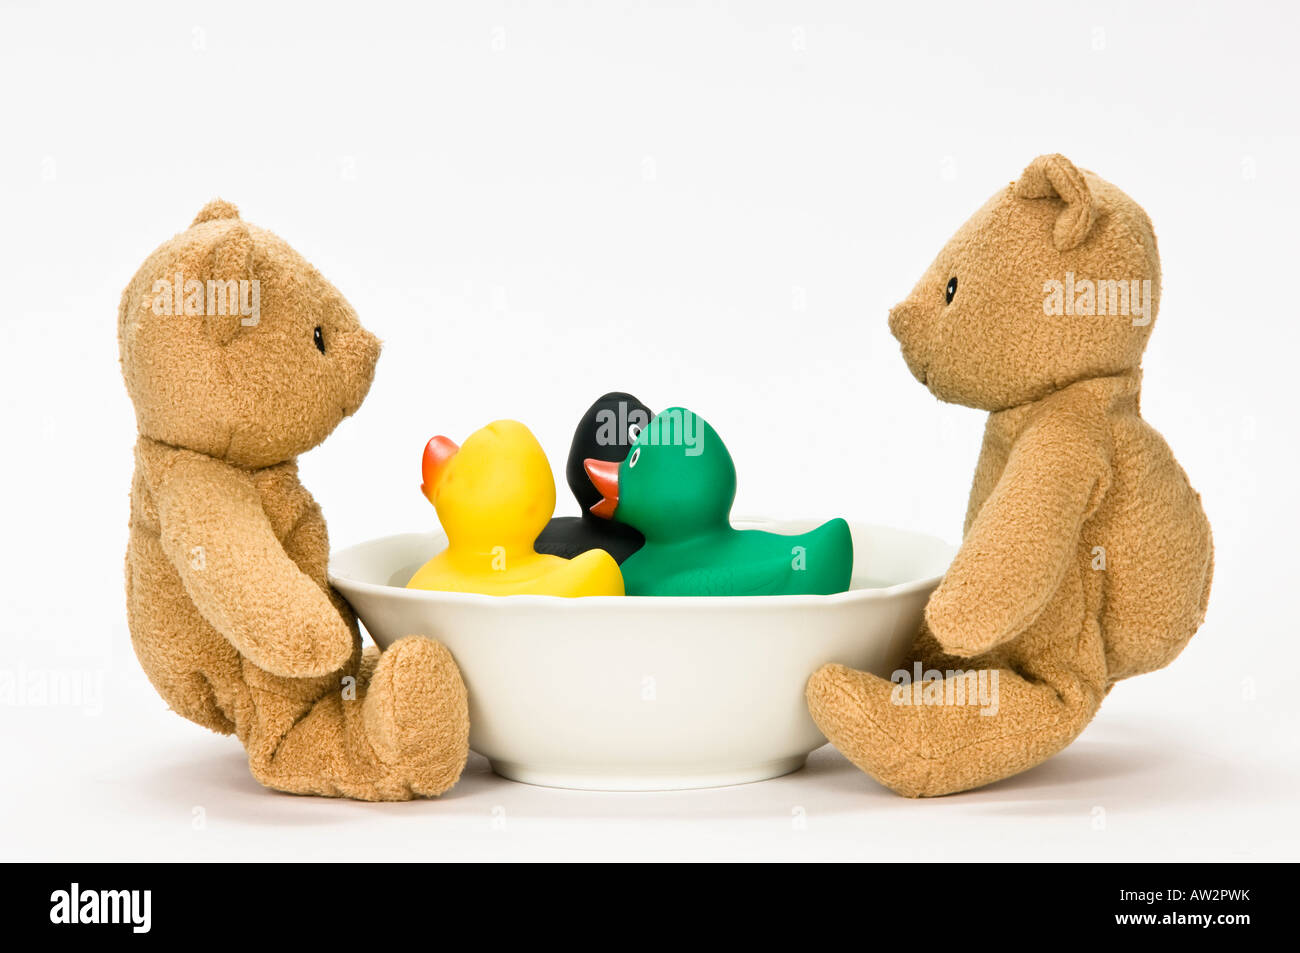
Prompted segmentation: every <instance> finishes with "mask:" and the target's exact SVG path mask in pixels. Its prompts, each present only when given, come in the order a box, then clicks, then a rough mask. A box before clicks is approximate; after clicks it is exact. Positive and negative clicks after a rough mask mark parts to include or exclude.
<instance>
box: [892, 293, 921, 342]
mask: <svg viewBox="0 0 1300 953" xmlns="http://www.w3.org/2000/svg"><path fill="white" fill-rule="evenodd" d="M915 314H916V312H915V311H914V310H913V309H912V308H910V307H909V306H908V304H907V302H906V301H904V302H903V303H902V304H896V305H894V307H893V308H891V309H890V311H889V333H890V334H892V335H893V336H894V337H896V338H900V339H901V338H902V336H903V335H904V334H906V333H907V331H908V329H909V328H910V327H911V326H912V323H913V320H914V317H915Z"/></svg>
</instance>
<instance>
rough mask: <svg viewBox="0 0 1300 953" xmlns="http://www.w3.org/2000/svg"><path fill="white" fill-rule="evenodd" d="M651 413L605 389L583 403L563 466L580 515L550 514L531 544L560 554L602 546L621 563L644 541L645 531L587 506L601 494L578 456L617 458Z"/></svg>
mask: <svg viewBox="0 0 1300 953" xmlns="http://www.w3.org/2000/svg"><path fill="white" fill-rule="evenodd" d="M653 416H654V413H653V412H652V411H651V410H650V408H649V407H647V406H646V405H645V404H643V403H641V401H639V400H637V399H636V398H635V397H633V396H632V395H631V394H624V393H622V392H620V391H614V392H613V393H609V394H606V395H605V396H604V397H602V398H600V400H598V401H596V402H595V403H594V404H592V405H591V407H589V408H588V409H587V412H586V413H585V414H583V415H582V420H580V421H579V422H578V428H577V429H576V430H575V431H574V432H573V443H572V444H571V445H570V447H569V460H568V463H567V465H566V466H565V470H564V474H565V477H566V478H567V479H568V482H569V489H570V490H572V491H573V495H574V497H576V498H577V500H578V505H579V506H580V507H582V515H581V516H559V517H556V518H555V519H553V520H551V521H550V522H549V523H547V524H546V528H545V529H544V530H542V535H540V536H538V537H537V542H536V543H535V544H534V546H533V548H534V549H536V550H537V551H538V552H539V553H547V554H549V555H551V556H563V557H564V558H565V559H572V558H573V557H575V556H577V555H578V554H579V553H585V552H587V551H588V550H591V549H603V550H605V552H607V553H609V554H610V555H611V556H613V557H614V559H615V560H617V561H618V562H620V563H621V562H623V560H625V559H627V557H629V556H631V555H632V554H633V553H634V552H636V551H637V550H638V549H640V548H641V547H642V546H643V545H644V544H645V537H644V536H642V535H641V534H640V533H639V532H638V531H637V530H635V529H633V528H632V527H631V526H627V525H625V524H623V523H618V522H614V521H613V520H609V519H601V518H600V517H599V516H597V515H596V514H594V513H592V512H591V508H592V507H593V506H597V505H598V504H599V503H600V502H601V500H602V496H601V493H600V491H599V490H597V489H596V487H595V486H594V485H593V484H592V482H591V478H590V477H588V476H587V470H586V467H585V466H584V464H583V462H584V461H585V460H588V459H596V460H608V461H610V462H611V463H622V462H623V458H624V457H626V456H627V454H628V450H629V449H631V447H632V444H633V443H634V442H635V441H636V438H637V436H638V435H639V434H640V432H641V431H642V430H644V429H645V427H646V425H647V424H649V423H650V418H651V417H653Z"/></svg>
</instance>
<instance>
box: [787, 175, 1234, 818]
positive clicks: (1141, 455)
mask: <svg viewBox="0 0 1300 953" xmlns="http://www.w3.org/2000/svg"><path fill="white" fill-rule="evenodd" d="M954 279H955V283H954ZM1083 281H1088V282H1093V283H1098V284H1096V286H1095V287H1094V288H1093V292H1094V295H1093V301H1092V303H1091V305H1090V304H1089V301H1088V292H1087V287H1088V286H1087V285H1080V284H1079V282H1083ZM1112 281H1113V282H1116V283H1117V284H1116V285H1114V286H1106V287H1107V297H1106V301H1105V303H1104V304H1102V305H1101V306H1100V307H1099V306H1098V299H1099V298H1100V294H1099V293H1098V289H1099V288H1101V287H1103V285H1102V284H1100V283H1105V282H1112ZM1053 282H1059V283H1060V284H1061V285H1062V286H1063V287H1064V290H1065V294H1063V295H1062V298H1063V299H1070V301H1069V304H1070V307H1068V308H1066V307H1065V306H1064V301H1061V302H1060V303H1059V307H1058V303H1056V302H1052V301H1049V296H1050V295H1051V293H1052V291H1053V290H1054V285H1053ZM1120 282H1123V283H1125V284H1126V285H1127V289H1126V290H1128V291H1130V292H1133V291H1134V289H1135V288H1136V289H1137V292H1138V293H1137V295H1135V296H1134V297H1136V298H1137V299H1138V301H1137V302H1136V304H1135V302H1134V301H1133V300H1129V299H1120V300H1119V302H1118V303H1117V304H1116V305H1114V306H1113V307H1112V306H1111V305H1110V291H1111V289H1112V288H1114V289H1117V288H1118V283H1120ZM1132 282H1137V285H1136V286H1134V285H1133V284H1131V283H1132ZM1143 282H1149V285H1145V286H1144V285H1143V284H1142V283H1143ZM1144 288H1149V289H1150V290H1149V295H1150V307H1149V309H1147V308H1146V307H1145V305H1144V304H1142V298H1143V296H1144V295H1145V294H1146V292H1145V291H1144V290H1143V289H1144ZM1081 289H1082V290H1081ZM950 291H951V294H950ZM1159 296H1160V261H1159V256H1158V253H1157V250H1156V240H1155V234H1154V232H1153V230H1152V227H1151V222H1150V221H1149V219H1148V218H1147V215H1146V213H1145V212H1144V211H1143V210H1142V209H1141V208H1140V207H1139V206H1138V205H1137V204H1136V203H1135V202H1134V201H1133V200H1132V199H1130V198H1129V197H1128V196H1127V195H1125V194H1124V193H1123V192H1121V191H1120V190H1119V189H1117V188H1115V186H1113V185H1111V184H1110V183H1108V182H1105V181H1103V180H1102V179H1099V178H1098V177H1097V176H1096V175H1094V174H1092V173H1091V172H1087V171H1084V170H1080V169H1077V168H1075V166H1074V165H1073V164H1072V163H1071V162H1070V161H1069V160H1068V159H1066V158H1065V157H1064V156H1060V155H1050V156H1040V157H1039V158H1037V159H1035V160H1034V162H1033V163H1031V164H1030V166H1029V167H1028V168H1027V169H1026V170H1025V172H1024V174H1023V175H1022V176H1021V178H1020V179H1019V181H1017V182H1015V183H1013V184H1012V185H1010V186H1009V187H1007V188H1005V189H1003V190H1002V191H1000V192H998V193H997V194H996V195H994V196H993V198H992V199H990V200H989V201H988V202H987V203H986V204H985V205H984V207H983V208H981V209H980V210H979V211H978V212H976V213H975V215H974V217H973V218H971V219H970V221H968V222H967V223H966V224H965V225H964V226H962V228H961V229H960V230H958V232H957V234H956V235H954V236H953V238H952V239H951V240H950V241H949V242H948V244H947V245H946V246H945V247H944V249H943V250H942V251H941V252H940V253H939V256H938V257H937V258H936V259H935V261H934V263H933V264H932V265H931V266H930V268H929V270H928V271H927V272H926V273H925V275H924V276H923V277H922V278H921V281H920V282H919V283H918V284H917V286H916V287H915V288H914V289H913V290H912V293H911V294H910V295H909V296H908V297H907V299H906V300H905V301H903V302H902V303H901V304H899V305H898V306H896V307H895V308H894V309H893V311H892V312H891V313H890V318H889V323H890V329H891V330H892V332H893V333H894V335H895V337H897V338H898V340H899V343H900V344H901V346H902V352H903V357H904V359H905V360H906V361H907V364H908V367H909V368H910V369H911V370H912V372H913V374H915V376H916V377H917V379H918V380H920V381H921V382H922V383H923V384H925V385H926V386H927V387H928V388H929V389H930V391H931V392H932V393H933V394H934V395H935V396H936V397H938V398H939V399H941V400H945V401H949V402H953V403H959V404H965V405H967V406H970V407H978V408H981V409H984V410H987V411H989V417H988V423H987V426H986V428H985V432H984V444H983V448H982V450H981V452H980V458H979V462H978V464H977V465H976V468H975V478H974V481H973V484H972V487H971V494H970V502H969V507H968V510H967V516H966V525H965V531H964V535H963V540H962V545H961V547H960V550H959V552H958V553H957V556H956V558H955V559H954V560H953V563H952V566H951V568H950V569H949V570H948V572H947V574H946V575H945V577H944V579H943V581H942V582H941V583H940V585H939V587H938V589H936V590H935V592H934V594H933V596H932V597H931V598H930V601H929V603H928V604H927V606H926V610H925V622H924V624H923V626H922V630H921V632H920V634H919V636H918V638H917V641H916V644H915V646H914V648H913V651H912V656H911V658H909V659H908V661H907V666H906V667H907V669H908V671H909V672H914V671H915V669H914V665H915V663H920V665H921V667H922V670H923V671H926V672H933V673H937V674H936V675H931V676H929V678H931V679H938V680H935V681H932V682H931V683H930V684H923V685H922V687H921V688H920V689H918V688H915V687H906V688H904V687H896V686H895V685H894V684H892V683H891V682H890V681H888V680H886V679H883V678H879V677H877V676H875V675H871V674H867V673H862V672H855V671H852V670H850V669H847V668H845V667H844V666H842V665H827V666H825V667H823V668H822V669H820V670H819V671H818V672H817V673H815V674H814V676H813V677H812V679H811V680H810V681H809V683H808V689H807V698H808V704H809V707H810V709H811V711H812V715H813V718H814V719H815V720H816V722H817V724H818V725H819V726H820V728H821V729H822V731H823V732H824V733H825V734H826V736H827V738H829V739H830V741H831V742H832V743H833V744H835V746H836V747H838V748H839V749H840V750H841V751H842V752H844V754H845V755H846V756H847V757H848V758H849V759H850V760H851V761H853V763H854V764H856V765H857V766H858V767H860V768H861V769H862V770H863V771H865V772H867V773H868V774H869V775H871V776H872V777H874V778H875V779H877V780H878V781H880V782H881V783H882V784H885V785H886V786H888V787H889V788H891V789H893V790H894V791H897V792H898V793H900V794H903V795H907V796H910V797H915V796H929V795H942V794H949V793H953V792H957V791H963V790H967V789H970V788H975V787H979V786H981V785H985V784H989V783H990V782H993V781H997V780H999V779H1001V778H1006V777H1009V776H1011V775H1014V774H1016V773H1018V772H1021V771H1024V770H1025V769H1026V768H1030V767H1032V766H1034V765H1036V764H1038V763H1040V762H1042V761H1043V760H1045V759H1046V758H1048V757H1050V756H1051V755H1053V754H1055V753H1057V752H1058V751H1060V750H1061V749H1062V748H1064V747H1065V746H1066V745H1068V744H1069V743H1070V742H1071V741H1073V740H1074V738H1076V737H1077V736H1078V734H1079V733H1080V732H1081V731H1082V730H1083V729H1084V727H1085V726H1086V725H1087V724H1088V722H1089V721H1090V720H1091V719H1092V717H1093V715H1094V714H1096V712H1097V709H1098V706H1099V705H1100V704H1101V700H1102V698H1103V697H1104V696H1105V695H1106V694H1107V693H1108V692H1109V691H1110V689H1111V688H1112V687H1113V686H1114V684H1115V683H1116V682H1117V681H1119V680H1120V679H1124V678H1128V677H1130V676H1132V675H1138V674H1141V673H1143V672H1149V671H1152V670H1155V669H1158V668H1161V667H1163V666H1165V665H1167V664H1169V662H1170V661H1172V660H1173V658H1174V657H1175V656H1176V655H1177V654H1178V653H1179V652H1180V651H1181V650H1182V648H1183V646H1184V645H1185V644H1186V643H1187V641H1188V640H1189V639H1190V638H1191V636H1192V634H1193V633H1194V632H1195V631H1196V629H1197V628H1198V627H1199V626H1200V624H1201V622H1202V620H1203V619H1204V617H1205V609H1206V603H1207V600H1208V598H1209V592H1210V578H1211V575H1212V569H1213V547H1212V543H1211V538H1210V527H1209V523H1208V522H1207V520H1206V518H1205V514H1204V511H1203V510H1202V508H1201V502H1200V496H1199V495H1198V494H1197V493H1196V492H1195V491H1194V490H1193V489H1192V488H1191V486H1190V485H1189V484H1188V481H1187V477H1186V475H1185V474H1184V473H1183V470H1182V468H1181V467H1180V466H1179V465H1178V462H1177V461H1176V460H1175V459H1174V456H1173V454H1172V453H1171V452H1170V450H1169V447H1168V446H1167V445H1166V443H1165V441H1164V439H1163V438H1162V437H1161V436H1160V435H1159V434H1158V433H1157V432H1156V431H1155V430H1154V429H1152V428H1151V427H1150V426H1149V425H1148V424H1147V423H1146V422H1145V421H1144V420H1143V419H1142V417H1141V414H1140V411H1139V406H1138V403H1139V396H1140V387H1141V370H1140V367H1139V364H1140V361H1141V356H1142V352H1143V349H1144V348H1145V346H1146V342H1147V338H1148V337H1149V335H1150V333H1151V328H1152V326H1153V324H1154V318H1155V315H1156V312H1157V310H1158V307H1159ZM949 298H951V300H949ZM1125 300H1128V308H1127V309H1125V308H1124V301H1125ZM1125 310H1127V311H1128V312H1129V313H1127V314H1126V313H1124V311H1125ZM1089 311H1092V312H1095V313H1088V312H1089ZM1112 311H1113V312H1117V313H1111V312H1112ZM1135 311H1138V312H1143V313H1134V312H1135ZM1048 312H1051V313H1048ZM980 671H983V672H985V673H986V683H985V684H986V685H987V686H989V687H990V691H989V692H988V693H987V694H986V696H984V697H980V698H979V699H978V701H976V700H972V699H971V697H970V695H971V691H970V686H971V685H972V684H973V683H972V676H970V675H966V674H963V673H970V672H975V673H978V672H980ZM991 673H996V682H995V681H993V678H992V677H991ZM974 677H975V678H978V677H979V676H978V674H977V675H976V676H974ZM922 681H923V682H925V678H923V679H922ZM959 681H960V682H964V683H965V685H964V686H963V685H960V684H958V683H959ZM993 686H995V688H993ZM962 689H964V691H963V690H962ZM963 696H965V699H966V701H965V703H964V704H963V703H961V702H960V700H961V699H962V698H963ZM927 699H929V700H928V701H927ZM994 700H995V702H996V704H989V703H987V702H989V701H994Z"/></svg>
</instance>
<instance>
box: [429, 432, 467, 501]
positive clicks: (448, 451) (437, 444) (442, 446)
mask: <svg viewBox="0 0 1300 953" xmlns="http://www.w3.org/2000/svg"><path fill="white" fill-rule="evenodd" d="M459 450H460V447H458V446H457V445H456V442H455V441H454V440H452V439H451V438H449V437H434V438H433V439H432V440H430V441H429V442H428V443H427V444H425V445H424V460H423V461H422V462H421V465H420V471H421V473H422V474H423V476H424V482H423V483H421V484H420V492H421V493H423V494H424V496H425V499H427V500H428V501H429V502H430V503H432V502H433V490H434V488H435V487H436V486H437V485H438V478H439V477H440V476H442V471H443V470H445V469H446V467H447V464H448V463H449V462H450V461H451V458H452V457H454V456H455V455H456V453H457V451H459Z"/></svg>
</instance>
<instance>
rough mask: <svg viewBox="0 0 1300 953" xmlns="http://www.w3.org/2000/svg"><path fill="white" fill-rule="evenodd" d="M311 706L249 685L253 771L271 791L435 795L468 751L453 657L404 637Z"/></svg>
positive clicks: (463, 700) (387, 797)
mask: <svg viewBox="0 0 1300 953" xmlns="http://www.w3.org/2000/svg"><path fill="white" fill-rule="evenodd" d="M343 681H344V684H343V686H342V689H341V690H333V689H331V690H330V691H329V692H328V693H326V694H325V695H323V696H321V697H320V698H319V699H317V700H315V701H314V702H313V703H311V704H310V705H309V706H304V705H303V704H302V703H300V702H296V701H295V700H294V699H293V698H290V697H286V696H285V694H284V693H283V692H277V691H273V690H268V689H255V690H254V704H255V706H256V708H257V712H256V727H255V729H254V731H253V732H252V735H251V737H250V738H249V739H248V742H247V748H248V753H249V767H250V769H251V770H252V772H253V775H254V776H255V777H256V778H257V780H258V781H260V782H261V783H262V784H264V785H266V786H267V787H270V788H274V789H276V790H280V791H289V792H292V793H295V794H318V795H325V796H328V797H350V798H357V799H360V800H367V801H402V800H409V799H410V798H413V797H420V796H433V795H438V794H441V793H442V792H444V791H446V790H447V789H448V788H450V787H451V786H452V785H453V784H455V783H456V780H457V779H458V778H459V777H460V773H461V770H462V769H463V768H464V766H465V760H466V758H467V756H468V753H469V714H468V701H467V696H466V693H465V683H464V682H463V681H462V679H461V677H460V671H459V670H458V669H457V668H456V664H455V662H454V661H453V660H452V657H451V653H449V652H448V651H447V649H446V648H444V647H443V646H442V645H441V644H439V643H438V642H434V641H432V640H431V639H426V638H421V637H418V636H417V637H408V638H404V639H400V640H399V641H397V642H395V643H394V644H393V645H392V646H391V647H390V648H389V649H388V651H386V652H384V653H383V654H382V655H379V654H378V653H377V651H376V650H368V651H367V652H366V654H365V656H364V657H363V658H362V660H361V665H360V669H359V671H358V672H357V675H356V677H355V682H354V683H352V684H351V685H349V684H348V681H347V680H346V679H344V680H343Z"/></svg>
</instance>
